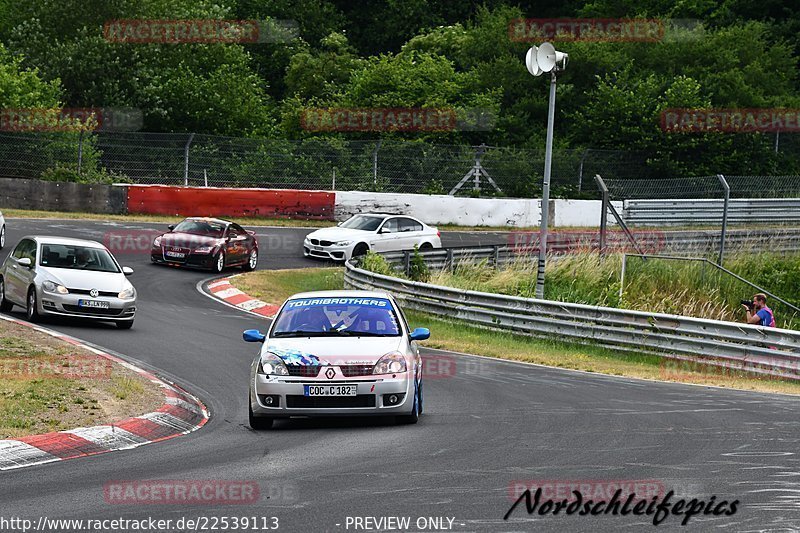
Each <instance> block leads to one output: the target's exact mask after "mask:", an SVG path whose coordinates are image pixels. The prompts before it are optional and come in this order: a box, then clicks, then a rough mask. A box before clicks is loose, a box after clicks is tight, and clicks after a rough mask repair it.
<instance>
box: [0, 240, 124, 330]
mask: <svg viewBox="0 0 800 533" xmlns="http://www.w3.org/2000/svg"><path fill="white" fill-rule="evenodd" d="M130 274H133V269H131V268H129V267H121V266H120V265H119V263H117V260H116V259H115V258H114V256H113V255H111V252H109V251H108V249H107V248H106V247H105V246H103V245H102V244H100V243H99V242H95V241H86V240H82V239H68V238H64V237H44V236H40V235H34V236H27V237H23V238H22V240H20V241H19V243H18V244H17V246H16V247H15V248H14V251H13V252H11V253H10V254H9V255H8V257H6V260H5V261H3V265H2V266H0V311H9V310H11V308H12V307H14V306H15V305H19V306H21V307H23V308H25V311H26V315H27V318H28V320H29V321H31V322H36V321H38V320H39V318H40V317H41V316H43V315H58V316H70V317H81V318H92V319H97V320H110V321H113V322H114V323H115V324H116V325H117V327H119V328H122V329H129V328H130V327H131V326H133V319H134V315H135V314H136V289H134V288H133V285H131V282H130V281H128V280H127V279H126V276H128V275H130Z"/></svg>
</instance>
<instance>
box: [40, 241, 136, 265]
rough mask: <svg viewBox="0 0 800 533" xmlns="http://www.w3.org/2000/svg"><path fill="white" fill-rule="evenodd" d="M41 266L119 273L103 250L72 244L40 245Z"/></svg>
mask: <svg viewBox="0 0 800 533" xmlns="http://www.w3.org/2000/svg"><path fill="white" fill-rule="evenodd" d="M39 264H40V265H41V266H45V267H49V268H67V269H70V270H91V271H93V272H119V271H120V270H119V268H117V264H116V263H115V262H114V259H112V257H111V254H110V253H109V252H108V251H107V250H106V249H105V248H95V247H91V246H81V245H73V244H52V243H42V257H41V259H40V260H39Z"/></svg>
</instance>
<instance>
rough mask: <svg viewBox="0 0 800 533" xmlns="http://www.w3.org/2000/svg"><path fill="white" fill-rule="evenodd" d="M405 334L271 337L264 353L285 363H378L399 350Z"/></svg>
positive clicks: (265, 345)
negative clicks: (397, 335) (388, 335)
mask: <svg viewBox="0 0 800 533" xmlns="http://www.w3.org/2000/svg"><path fill="white" fill-rule="evenodd" d="M402 345H403V337H402V336H401V337H360V338H358V337H334V338H331V337H312V338H308V337H301V338H297V339H268V340H267V342H265V343H264V348H262V351H261V353H265V352H272V353H274V354H275V355H277V356H279V357H280V358H281V359H283V361H284V362H285V363H286V364H295V365H317V364H322V365H326V364H328V365H338V364H348V365H356V364H360V363H363V364H375V363H376V362H377V361H378V359H380V358H381V357H383V356H384V355H386V354H387V353H389V352H393V351H395V350H399V349H400V348H401V347H402Z"/></svg>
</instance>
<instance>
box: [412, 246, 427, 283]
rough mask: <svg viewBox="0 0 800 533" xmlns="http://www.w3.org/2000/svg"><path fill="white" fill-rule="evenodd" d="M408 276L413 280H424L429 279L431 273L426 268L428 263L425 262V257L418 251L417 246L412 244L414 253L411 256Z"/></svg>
mask: <svg viewBox="0 0 800 533" xmlns="http://www.w3.org/2000/svg"><path fill="white" fill-rule="evenodd" d="M408 276H409V277H410V278H411V279H412V280H414V281H422V282H426V281H428V280H429V279H430V277H431V273H430V271H429V270H428V265H426V264H425V259H424V258H423V257H422V254H421V253H419V248H418V247H417V246H414V254H413V255H412V256H411V262H410V264H409V269H408Z"/></svg>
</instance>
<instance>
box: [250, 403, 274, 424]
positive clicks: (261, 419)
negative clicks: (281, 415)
mask: <svg viewBox="0 0 800 533" xmlns="http://www.w3.org/2000/svg"><path fill="white" fill-rule="evenodd" d="M247 421H248V422H249V423H250V427H251V428H253V429H254V430H256V431H264V430H265V429H271V428H272V424H273V422H275V419H274V418H270V417H268V416H255V415H254V414H253V408H252V407H251V406H250V400H249V399H248V400H247Z"/></svg>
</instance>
